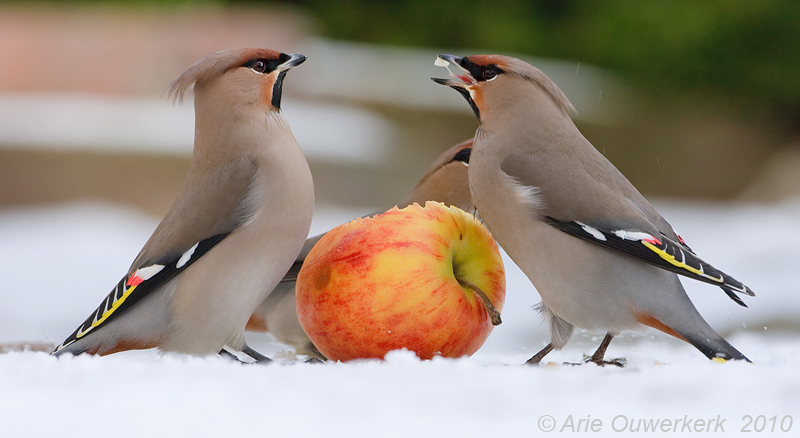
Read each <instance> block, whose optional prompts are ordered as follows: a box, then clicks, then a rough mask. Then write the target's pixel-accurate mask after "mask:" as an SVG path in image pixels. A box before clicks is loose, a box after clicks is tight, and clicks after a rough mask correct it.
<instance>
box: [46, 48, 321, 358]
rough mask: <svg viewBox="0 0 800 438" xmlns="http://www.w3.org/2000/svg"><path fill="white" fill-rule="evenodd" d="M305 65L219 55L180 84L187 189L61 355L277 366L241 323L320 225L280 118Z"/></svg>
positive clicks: (267, 56)
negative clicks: (191, 126)
mask: <svg viewBox="0 0 800 438" xmlns="http://www.w3.org/2000/svg"><path fill="white" fill-rule="evenodd" d="M305 59H306V57H305V56H303V55H299V54H285V53H279V52H276V51H273V50H268V49H238V50H227V51H221V52H217V53H214V54H212V55H210V56H208V57H206V58H204V59H202V60H200V61H198V62H197V63H195V64H194V65H192V66H191V67H189V69H188V70H186V71H185V72H184V73H183V74H181V75H180V76H178V77H177V78H176V79H175V80H174V81H173V82H172V84H171V85H170V87H169V93H170V96H171V97H172V98H173V99H175V100H177V101H180V100H181V99H182V97H183V95H184V93H185V92H186V90H187V89H188V88H189V87H191V86H194V108H195V140H194V152H193V154H192V159H191V163H190V167H189V172H188V174H187V176H186V180H185V181H184V184H183V187H182V188H181V191H180V193H179V194H178V197H177V199H176V200H175V203H174V204H173V205H172V207H171V208H170V210H169V211H168V212H167V214H166V216H165V217H164V219H162V221H161V223H160V224H159V225H158V227H157V228H156V230H155V232H153V235H152V236H151V237H150V239H149V240H148V241H147V243H146V244H145V246H144V248H143V249H142V250H141V252H140V253H139V255H138V256H137V257H136V259H135V260H134V262H133V264H132V265H131V267H130V269H129V270H128V273H127V274H126V275H125V276H124V277H123V278H122V280H121V281H120V282H119V284H117V286H116V287H115V288H114V290H112V291H111V293H110V294H109V295H108V296H107V297H106V299H105V300H103V302H102V304H101V305H100V307H98V308H97V310H95V311H94V312H93V313H92V314H91V315H90V316H89V318H87V319H86V321H85V322H84V323H83V324H81V325H80V327H78V329H77V330H75V332H74V333H73V334H71V335H70V336H69V337H68V338H67V339H66V340H65V341H64V342H63V343H61V345H59V346H58V347H57V348H56V349H55V351H54V352H53V354H55V355H59V354H62V353H73V354H80V353H89V354H100V355H105V354H111V353H115V352H118V351H124V350H132V349H146V348H153V347H158V348H159V349H160V350H162V351H165V352H171V351H174V352H180V353H187V354H192V355H210V354H216V353H218V352H220V353H222V352H223V351H226V352H227V350H224V348H229V349H232V350H235V351H242V352H244V353H246V354H248V355H250V356H251V357H253V358H255V359H257V360H266V361H268V360H269V359H267V358H265V357H264V356H262V355H260V354H259V353H257V352H255V351H254V350H252V349H250V348H249V347H248V346H247V345H246V343H245V340H244V327H245V324H246V323H247V320H248V318H249V317H250V315H251V314H252V313H253V310H254V309H255V308H256V307H258V305H259V304H260V303H261V302H262V301H263V300H264V298H265V297H266V295H267V294H268V293H269V291H271V290H272V289H274V288H275V286H276V285H277V284H278V282H279V281H280V279H281V278H282V277H283V275H284V273H286V271H287V270H288V269H289V268H290V267H291V265H292V263H293V262H294V259H295V257H297V254H298V253H299V252H300V250H301V248H302V247H303V242H305V239H306V236H308V230H309V228H310V226H311V215H312V212H313V209H314V188H313V184H312V181H311V172H310V171H309V168H308V164H307V163H306V160H305V157H304V156H303V153H302V151H301V150H300V147H299V145H298V144H297V141H296V140H295V138H294V135H293V134H292V131H291V129H290V128H289V124H288V123H287V122H286V120H285V119H284V118H283V117H282V116H281V113H280V104H281V87H282V84H283V79H284V77H285V75H286V72H287V71H288V70H289V69H291V68H292V67H295V66H298V65H300V64H301V63H303V61H305Z"/></svg>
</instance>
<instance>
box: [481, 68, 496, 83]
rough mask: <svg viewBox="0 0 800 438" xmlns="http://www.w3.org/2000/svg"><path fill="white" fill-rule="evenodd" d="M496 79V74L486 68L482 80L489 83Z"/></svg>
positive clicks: (491, 69)
mask: <svg viewBox="0 0 800 438" xmlns="http://www.w3.org/2000/svg"><path fill="white" fill-rule="evenodd" d="M496 77H497V72H496V71H494V69H493V68H487V69H486V70H484V71H483V79H485V80H487V81H491V80H492V79H494V78H496Z"/></svg>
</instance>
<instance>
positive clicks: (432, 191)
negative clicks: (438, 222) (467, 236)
mask: <svg viewBox="0 0 800 438" xmlns="http://www.w3.org/2000/svg"><path fill="white" fill-rule="evenodd" d="M471 149H472V140H467V141H464V142H462V143H459V144H457V145H455V146H453V147H452V148H450V149H448V150H447V151H445V152H444V153H443V154H442V155H440V156H439V157H438V158H437V159H436V160H435V161H434V162H433V164H431V166H430V167H429V168H428V171H427V172H426V173H425V176H423V177H422V179H421V180H420V182H419V184H417V186H416V187H415V188H414V191H413V192H412V193H411V195H410V196H408V197H407V198H406V199H405V200H403V201H402V202H400V203H399V204H397V206H398V207H399V208H403V207H406V206H408V205H411V204H413V203H415V202H416V203H418V204H420V205H425V201H439V202H442V203H444V204H447V205H453V206H456V207H458V208H460V209H462V210H464V211H468V212H474V210H475V208H474V207H473V205H472V197H471V196H470V194H469V185H468V182H467V167H468V166H469V155H470V151H471ZM324 235H325V234H320V235H318V236H314V237H312V238H309V239H308V240H307V241H306V244H305V246H303V250H302V251H301V252H300V255H299V256H297V260H296V261H295V263H294V265H293V266H292V269H291V270H290V271H289V273H288V274H286V276H285V277H284V279H283V280H282V281H281V282H280V284H278V286H277V287H276V288H275V290H273V291H272V293H270V294H269V296H267V298H266V299H265V300H264V301H263V302H262V303H261V305H260V306H259V307H258V309H256V311H255V312H253V315H252V316H251V317H250V321H249V322H248V323H247V330H248V331H252V332H270V333H271V334H272V335H273V336H275V338H277V339H278V340H279V341H280V342H283V343H284V344H287V345H290V346H292V347H293V348H294V349H295V353H297V354H305V355H309V356H312V357H316V358H320V359H321V358H323V356H322V354H321V353H320V352H319V351H318V350H317V349H316V347H314V344H313V343H311V340H310V339H309V338H308V336H307V335H306V333H305V332H304V331H303V328H302V327H301V326H300V320H299V319H297V306H296V303H295V282H296V281H297V273H298V272H299V271H300V268H301V267H302V265H303V261H304V260H305V258H306V256H307V255H308V252H309V251H311V248H312V247H313V246H314V245H315V244H316V243H317V242H318V241H319V239H321V238H322V236H324Z"/></svg>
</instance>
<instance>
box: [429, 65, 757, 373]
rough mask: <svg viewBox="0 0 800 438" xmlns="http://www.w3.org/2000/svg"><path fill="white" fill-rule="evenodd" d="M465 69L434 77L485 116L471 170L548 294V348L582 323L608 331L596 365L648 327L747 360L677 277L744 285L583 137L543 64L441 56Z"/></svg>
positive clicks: (489, 221)
mask: <svg viewBox="0 0 800 438" xmlns="http://www.w3.org/2000/svg"><path fill="white" fill-rule="evenodd" d="M436 65H438V66H444V67H448V69H449V68H450V66H453V67H454V68H455V69H456V70H457V71H454V72H451V78H450V79H433V80H434V81H435V82H437V83H439V84H442V85H447V86H449V87H452V88H454V89H455V90H457V91H458V92H459V93H461V94H462V95H463V96H464V97H465V98H466V99H467V101H468V102H469V104H470V106H471V107H472V109H473V111H474V112H475V114H476V115H477V117H478V120H479V123H480V124H479V127H478V130H477V132H476V134H475V142H474V145H473V150H472V158H471V160H470V167H469V185H470V191H471V193H472V197H473V201H474V202H475V206H476V207H477V209H478V212H479V213H480V215H481V217H482V218H483V220H484V222H485V224H486V226H487V227H488V228H489V230H490V231H491V232H492V235H493V236H494V237H495V239H497V242H498V243H499V244H500V245H501V246H502V247H503V249H505V251H506V253H507V254H508V255H509V256H510V257H511V259H512V260H514V262H515V263H516V264H517V265H518V266H519V267H520V269H522V271H523V272H525V274H526V275H527V276H528V278H529V279H530V280H531V282H532V283H533V284H534V286H535V287H536V290H537V291H538V292H539V294H540V295H541V297H542V303H541V305H540V310H541V313H542V314H543V315H544V316H545V318H546V319H547V320H549V323H550V331H551V340H550V344H549V345H548V346H547V347H545V348H544V349H543V350H542V351H540V352H539V353H538V354H536V355H535V356H534V357H532V358H531V359H530V360H529V361H528V363H530V364H535V363H539V361H541V359H542V358H543V357H544V356H545V355H546V354H547V353H549V352H550V351H551V350H552V349H554V348H555V349H561V348H562V347H563V346H564V344H566V343H567V341H568V340H569V338H570V337H571V336H572V332H573V328H574V327H575V326H577V327H582V328H585V329H588V330H602V331H603V332H605V333H607V334H606V337H605V339H604V340H603V342H602V344H601V345H600V347H599V348H598V349H597V351H596V352H595V353H594V355H593V356H592V357H591V359H589V360H590V361H592V362H595V363H597V364H603V363H605V362H603V357H604V355H605V350H606V348H607V347H608V343H609V342H611V339H612V338H613V337H614V336H616V335H617V334H619V333H620V332H621V331H622V330H631V329H637V328H640V327H641V325H642V324H643V325H647V326H650V327H654V328H656V329H658V330H661V331H663V332H665V333H667V334H670V335H672V336H675V337H677V338H679V339H682V340H684V341H687V342H689V343H690V344H692V345H694V346H695V347H696V348H697V349H698V350H700V351H701V352H702V353H703V354H705V355H706V356H707V357H709V358H711V359H715V358H720V359H743V360H747V358H746V357H745V356H744V355H743V354H742V353H740V352H739V351H737V350H736V349H735V348H734V347H733V346H731V345H730V344H729V343H728V342H727V341H725V340H724V339H723V338H722V337H721V336H720V335H718V334H717V333H716V332H715V331H714V329H712V328H711V327H710V326H709V325H708V323H706V321H705V320H703V318H702V316H700V313H699V312H698V311H697V309H696V308H695V307H694V305H693V304H692V302H691V301H690V300H689V297H688V296H687V295H686V292H685V291H684V289H683V287H682V286H681V283H680V281H679V280H678V276H677V275H675V274H681V275H684V276H686V277H689V278H693V279H695V280H700V281H703V282H706V283H710V284H713V285H716V286H719V287H721V288H722V290H723V291H725V293H726V294H727V295H728V296H729V297H730V298H731V299H733V300H734V301H735V302H736V303H738V304H740V305H743V306H744V303H743V302H742V301H741V299H740V298H739V297H738V296H737V295H736V293H741V294H746V295H751V296H752V295H753V292H752V291H751V290H750V289H749V288H748V287H747V286H745V285H743V284H742V283H740V282H738V281H736V280H735V279H733V278H731V277H730V276H728V275H726V274H724V273H722V272H721V271H719V270H717V269H715V268H714V267H712V266H711V265H709V264H707V263H705V262H704V261H702V260H700V258H698V257H697V256H696V255H695V254H694V252H692V250H691V249H689V247H688V246H687V245H686V243H685V242H684V241H683V239H681V238H680V236H678V235H677V234H676V233H675V231H673V229H672V227H671V226H670V225H669V223H667V221H666V220H665V219H664V218H663V217H661V215H660V214H658V212H657V211H656V210H655V209H654V208H653V206H652V205H650V203H649V202H647V200H646V199H645V198H644V197H643V196H642V195H641V194H640V193H639V192H638V191H637V190H636V188H634V187H633V185H631V183H630V182H629V181H628V180H627V179H626V178H625V177H624V176H623V175H622V174H621V173H620V172H619V171H618V170H617V169H616V168H615V167H614V166H613V165H612V164H611V163H610V162H609V161H608V160H606V159H605V157H604V156H603V155H602V154H600V153H599V152H598V151H597V149H595V148H594V147H593V146H592V144H591V143H589V141H588V140H586V139H585V138H584V137H583V135H581V133H580V132H579V131H578V129H577V128H576V127H575V124H573V122H572V120H571V119H570V117H569V112H570V111H574V108H573V107H572V104H571V103H570V102H569V100H568V99H567V97H566V96H565V95H564V93H562V92H561V90H559V88H558V87H557V86H556V85H555V84H554V83H553V81H551V80H550V79H549V78H548V77H547V76H545V75H544V74H543V73H542V72H541V71H539V70H538V69H536V68H535V67H533V66H531V65H529V64H527V63H525V62H523V61H520V60H519V59H516V58H511V57H507V56H500V55H483V56H469V57H464V58H458V57H455V56H452V55H440V56H439V57H438V59H437V60H436Z"/></svg>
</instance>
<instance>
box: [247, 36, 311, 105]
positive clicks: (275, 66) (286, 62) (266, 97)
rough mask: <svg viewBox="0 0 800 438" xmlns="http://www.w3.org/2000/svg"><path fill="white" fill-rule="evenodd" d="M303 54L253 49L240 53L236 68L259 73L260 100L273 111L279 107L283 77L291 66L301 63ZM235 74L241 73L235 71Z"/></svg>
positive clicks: (303, 57)
mask: <svg viewBox="0 0 800 438" xmlns="http://www.w3.org/2000/svg"><path fill="white" fill-rule="evenodd" d="M305 60H306V57H305V56H304V55H300V54H286V53H280V52H276V51H274V50H268V49H254V50H250V51H247V52H245V53H243V54H242V56H241V58H240V60H239V62H238V68H237V69H236V70H244V69H247V70H249V71H247V70H246V71H245V72H244V73H246V74H248V75H250V74H255V75H260V76H261V78H260V79H259V81H258V84H259V91H258V95H259V97H260V100H261V102H262V103H263V104H265V106H266V107H267V108H269V109H270V110H274V111H280V109H281V94H282V91H283V79H284V77H285V76H286V72H287V71H288V70H289V69H291V68H292V67H296V66H298V65H300V64H302V63H303V62H304V61H305ZM235 73H236V74H242V72H240V71H236V72H235Z"/></svg>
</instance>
